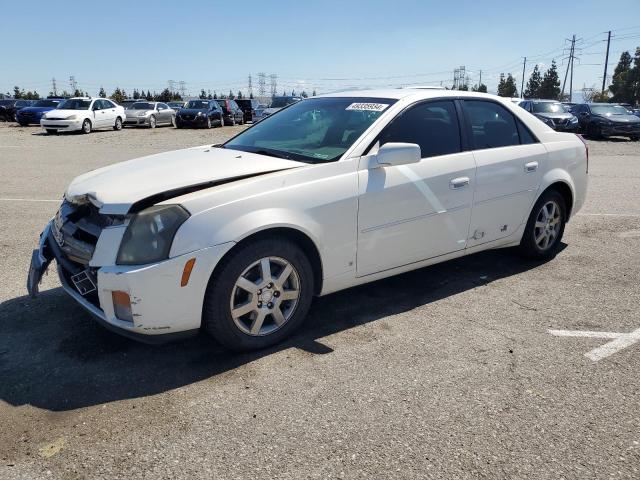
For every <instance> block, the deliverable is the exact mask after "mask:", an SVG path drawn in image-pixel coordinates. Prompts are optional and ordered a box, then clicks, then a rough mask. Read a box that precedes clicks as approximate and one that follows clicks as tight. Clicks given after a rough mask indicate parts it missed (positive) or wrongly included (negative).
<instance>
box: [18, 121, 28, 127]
mask: <svg viewBox="0 0 640 480" xmlns="http://www.w3.org/2000/svg"><path fill="white" fill-rule="evenodd" d="M18 123H19V124H20V126H21V127H28V126H29V124H28V123H24V122H18Z"/></svg>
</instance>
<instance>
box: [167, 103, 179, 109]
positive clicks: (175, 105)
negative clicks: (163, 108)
mask: <svg viewBox="0 0 640 480" xmlns="http://www.w3.org/2000/svg"><path fill="white" fill-rule="evenodd" d="M167 105H169V106H170V107H178V108H182V105H183V104H182V103H180V102H169V103H167Z"/></svg>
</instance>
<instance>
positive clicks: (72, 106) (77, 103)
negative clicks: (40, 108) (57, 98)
mask: <svg viewBox="0 0 640 480" xmlns="http://www.w3.org/2000/svg"><path fill="white" fill-rule="evenodd" d="M89 105H91V100H81V99H79V98H70V99H69V100H65V101H64V102H62V103H61V104H60V105H59V106H58V108H60V109H64V110H88V109H89Z"/></svg>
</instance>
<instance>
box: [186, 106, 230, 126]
mask: <svg viewBox="0 0 640 480" xmlns="http://www.w3.org/2000/svg"><path fill="white" fill-rule="evenodd" d="M214 124H215V125H218V126H220V127H222V126H223V125H224V119H223V117H222V109H221V108H220V105H218V102H216V101H215V100H189V101H188V102H187V103H186V105H185V106H184V108H181V109H180V110H178V112H177V113H176V128H183V127H205V128H211V126H212V125H214Z"/></svg>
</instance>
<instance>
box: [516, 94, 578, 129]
mask: <svg viewBox="0 0 640 480" xmlns="http://www.w3.org/2000/svg"><path fill="white" fill-rule="evenodd" d="M519 105H520V106H521V107H522V108H524V109H525V110H526V111H527V112H530V113H532V114H533V115H535V116H536V117H538V118H539V119H540V120H542V121H543V122H544V123H546V124H547V125H549V126H550V127H551V128H553V129H554V130H558V131H561V132H575V131H577V130H578V128H579V124H578V118H577V117H576V116H575V115H574V114H573V113H571V112H570V111H569V110H568V109H567V108H566V107H565V106H564V105H563V104H562V103H560V102H558V101H557V100H524V101H523V102H520V103H519Z"/></svg>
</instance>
